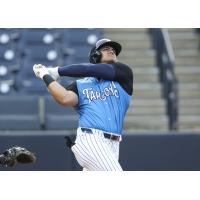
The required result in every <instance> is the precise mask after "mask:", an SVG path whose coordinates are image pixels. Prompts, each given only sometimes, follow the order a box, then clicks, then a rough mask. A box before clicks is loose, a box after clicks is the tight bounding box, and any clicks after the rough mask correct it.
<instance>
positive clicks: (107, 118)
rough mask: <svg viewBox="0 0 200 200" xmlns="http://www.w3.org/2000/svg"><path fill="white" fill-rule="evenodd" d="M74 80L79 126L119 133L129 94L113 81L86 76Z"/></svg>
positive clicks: (128, 101) (129, 97)
mask: <svg viewBox="0 0 200 200" xmlns="http://www.w3.org/2000/svg"><path fill="white" fill-rule="evenodd" d="M76 82H77V89H78V94H79V104H78V105H77V111H78V113H79V115H80V117H79V126H80V127H87V128H95V129H100V130H103V131H106V132H113V133H116V134H120V135H121V134H122V130H123V123H124V118H125V114H126V111H127V109H128V107H129V104H130V101H131V96H130V95H129V94H128V93H127V92H126V91H125V90H124V89H123V88H122V87H121V85H120V84H119V83H118V82H115V81H109V80H103V79H97V78H93V77H88V78H84V79H80V80H77V81H76Z"/></svg>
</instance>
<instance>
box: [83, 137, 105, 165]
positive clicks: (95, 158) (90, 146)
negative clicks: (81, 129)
mask: <svg viewBox="0 0 200 200" xmlns="http://www.w3.org/2000/svg"><path fill="white" fill-rule="evenodd" d="M85 141H86V143H87V146H88V148H89V149H88V152H90V153H91V154H93V158H94V161H95V163H97V164H98V165H100V166H99V167H98V168H97V169H101V168H102V162H98V159H97V157H96V155H95V153H94V151H93V149H92V147H93V145H90V143H89V141H88V134H85ZM84 146H85V145H84ZM86 148H87V147H86ZM100 159H101V158H100Z"/></svg>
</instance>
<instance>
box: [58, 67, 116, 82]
mask: <svg viewBox="0 0 200 200" xmlns="http://www.w3.org/2000/svg"><path fill="white" fill-rule="evenodd" d="M58 73H59V75H60V76H71V77H97V78H102V79H106V80H114V78H115V69H114V67H113V66H112V65H111V64H101V63H100V64H90V63H84V64H73V65H67V66H64V67H59V68H58Z"/></svg>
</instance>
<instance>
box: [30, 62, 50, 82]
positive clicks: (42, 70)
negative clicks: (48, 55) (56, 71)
mask: <svg viewBox="0 0 200 200" xmlns="http://www.w3.org/2000/svg"><path fill="white" fill-rule="evenodd" d="M33 71H34V73H35V76H36V77H38V78H41V79H43V77H44V75H47V74H49V71H48V69H47V68H46V67H45V66H44V65H42V64H35V65H33Z"/></svg>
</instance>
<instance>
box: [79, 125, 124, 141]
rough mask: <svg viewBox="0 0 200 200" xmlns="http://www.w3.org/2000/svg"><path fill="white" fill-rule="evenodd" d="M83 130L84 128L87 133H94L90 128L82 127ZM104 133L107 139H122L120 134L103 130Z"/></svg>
mask: <svg viewBox="0 0 200 200" xmlns="http://www.w3.org/2000/svg"><path fill="white" fill-rule="evenodd" d="M81 130H82V131H83V132H86V133H90V134H92V133H93V132H92V130H91V129H89V128H81ZM103 135H104V137H105V138H107V139H110V140H115V141H120V136H117V135H111V134H109V133H105V132H103Z"/></svg>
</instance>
